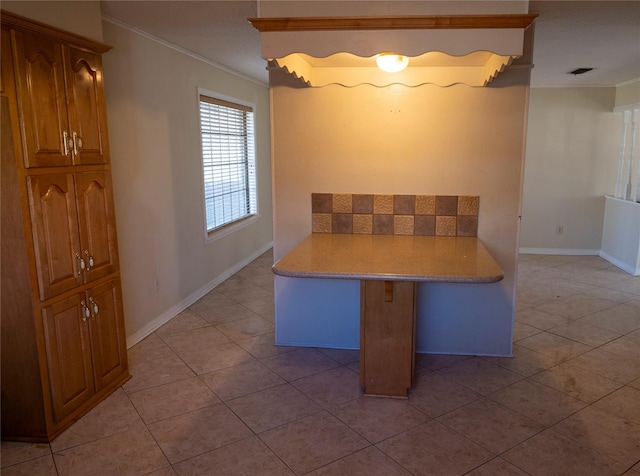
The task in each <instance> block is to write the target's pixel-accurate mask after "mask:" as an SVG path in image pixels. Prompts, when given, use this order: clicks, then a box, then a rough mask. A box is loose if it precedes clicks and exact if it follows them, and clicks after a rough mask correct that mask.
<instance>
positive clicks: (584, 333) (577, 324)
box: [547, 319, 621, 347]
mask: <svg viewBox="0 0 640 476" xmlns="http://www.w3.org/2000/svg"><path fill="white" fill-rule="evenodd" d="M547 332H549V333H551V334H555V335H558V336H561V337H566V338H567V339H571V340H575V341H578V342H581V343H582V344H586V345H589V346H591V347H598V346H600V345H602V344H606V343H607V342H610V341H612V340H614V339H617V338H618V337H620V335H621V334H619V333H617V332H613V331H610V330H608V329H602V328H601V327H596V326H593V325H590V324H588V323H586V322H585V321H583V320H582V319H578V320H576V321H573V322H571V323H570V324H566V325H563V326H558V327H552V328H551V329H549V330H548V331H547Z"/></svg>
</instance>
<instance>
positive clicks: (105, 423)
mask: <svg viewBox="0 0 640 476" xmlns="http://www.w3.org/2000/svg"><path fill="white" fill-rule="evenodd" d="M140 428H144V423H143V422H142V419H141V418H140V415H138V412H137V411H136V409H135V408H134V406H133V405H132V404H131V401H130V400H129V398H128V397H127V395H126V394H125V393H124V391H123V390H122V389H121V388H119V389H118V390H116V391H115V392H114V393H112V394H111V395H109V396H108V397H107V398H106V399H105V400H103V401H102V402H100V403H99V404H98V405H97V406H96V407H95V408H93V409H92V410H91V411H90V412H89V413H87V414H86V415H84V416H83V417H82V418H80V419H79V420H78V421H77V422H75V423H74V424H73V425H71V426H70V427H69V428H68V429H67V430H65V431H64V432H63V433H62V434H60V436H58V437H57V438H56V439H55V440H53V441H52V442H51V449H52V450H53V451H54V452H57V451H61V450H64V449H66V448H70V447H72V446H77V445H81V444H84V443H89V442H91V441H95V440H98V439H100V438H104V437H107V436H111V435H116V434H118V433H122V432H125V431H128V430H133V429H140Z"/></svg>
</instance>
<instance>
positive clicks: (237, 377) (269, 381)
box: [200, 360, 285, 401]
mask: <svg viewBox="0 0 640 476" xmlns="http://www.w3.org/2000/svg"><path fill="white" fill-rule="evenodd" d="M200 378H201V379H202V381H203V382H204V383H206V384H207V386H209V388H211V389H212V390H213V391H214V392H215V393H216V395H217V396H218V397H220V398H221V399H222V400H223V401H227V400H231V399H233V398H238V397H243V396H245V395H248V394H250V393H253V392H258V391H260V390H264V389H266V388H271V387H275V386H276V385H281V384H283V383H285V380H284V379H283V378H282V377H280V376H279V375H277V374H275V373H274V372H272V371H271V370H269V369H268V368H267V367H265V365H264V364H262V363H261V362H259V361H257V360H253V361H249V362H246V363H243V364H239V365H236V366H234V367H229V368H226V369H222V370H216V371H214V372H209V373H206V374H203V375H200Z"/></svg>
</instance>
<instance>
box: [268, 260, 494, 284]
mask: <svg viewBox="0 0 640 476" xmlns="http://www.w3.org/2000/svg"><path fill="white" fill-rule="evenodd" d="M277 265H278V263H276V264H274V265H273V267H272V268H271V270H272V271H273V273H274V274H276V275H278V276H284V277H287V278H317V279H344V280H367V281H369V280H371V281H416V282H428V283H458V284H465V283H466V284H491V283H497V282H500V281H502V280H503V279H504V274H503V273H500V274H498V275H492V276H482V277H477V278H469V277H465V276H413V275H399V274H379V273H378V274H364V273H360V274H358V273H355V274H348V273H331V272H311V271H309V272H307V271H286V270H281V269H278V268H277Z"/></svg>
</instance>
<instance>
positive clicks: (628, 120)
mask: <svg viewBox="0 0 640 476" xmlns="http://www.w3.org/2000/svg"><path fill="white" fill-rule="evenodd" d="M639 116H640V109H639V108H637V107H636V108H630V109H626V110H624V111H623V112H622V137H621V139H620V158H619V159H618V178H617V180H616V193H615V196H616V198H622V199H624V200H633V201H634V202H640V158H638V157H637V154H636V153H635V145H636V138H640V127H638V126H639V125H640V124H639V119H640V117H639Z"/></svg>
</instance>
